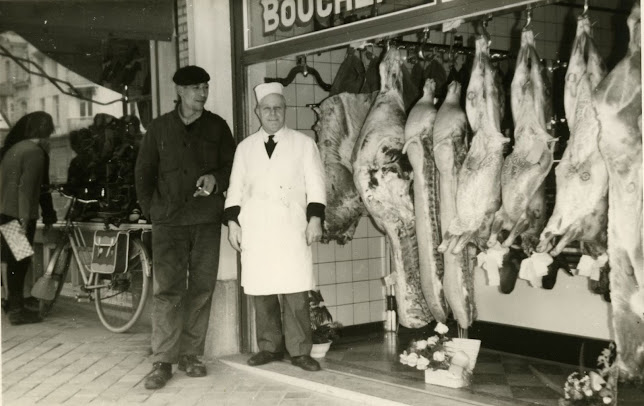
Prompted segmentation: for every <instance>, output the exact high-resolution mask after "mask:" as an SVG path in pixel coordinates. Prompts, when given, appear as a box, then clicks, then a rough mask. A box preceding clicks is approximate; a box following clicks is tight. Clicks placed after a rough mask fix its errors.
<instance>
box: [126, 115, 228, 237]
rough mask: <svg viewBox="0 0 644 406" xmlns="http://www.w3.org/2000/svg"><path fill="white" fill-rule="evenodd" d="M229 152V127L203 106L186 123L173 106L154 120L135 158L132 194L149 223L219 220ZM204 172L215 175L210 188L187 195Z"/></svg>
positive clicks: (213, 221) (202, 222)
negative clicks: (204, 194)
mask: <svg viewBox="0 0 644 406" xmlns="http://www.w3.org/2000/svg"><path fill="white" fill-rule="evenodd" d="M234 155H235V142H234V140H233V137H232V133H231V132H230V128H229V127H228V125H227V124H226V121H225V120H224V119H222V118H221V117H219V116H218V115H216V114H213V113H211V112H209V111H206V110H204V112H203V114H202V115H201V117H200V118H199V119H197V121H195V122H194V123H191V124H190V125H189V126H186V125H185V124H184V123H183V122H182V121H181V118H180V117H179V113H178V111H177V110H176V109H175V110H174V111H172V112H170V113H166V114H164V115H162V116H160V117H158V118H156V119H154V120H153V121H152V122H151V123H150V125H149V128H148V132H147V133H146V134H145V136H144V137H143V141H142V142H141V148H140V149H139V154H138V158H137V161H136V171H135V173H136V175H135V177H136V193H137V196H138V199H139V204H140V205H141V209H142V210H143V214H144V215H145V216H146V218H148V219H150V220H151V221H152V223H153V224H168V225H192V224H207V223H216V222H219V221H221V215H222V212H223V208H224V196H223V192H225V191H226V189H227V188H228V180H229V177H230V171H231V169H232V164H233V157H234ZM206 174H212V175H214V176H215V179H216V181H217V186H216V191H215V193H213V194H211V195H210V196H207V197H193V194H194V193H195V191H196V183H197V179H198V178H199V177H200V176H202V175H206Z"/></svg>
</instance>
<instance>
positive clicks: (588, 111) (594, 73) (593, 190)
mask: <svg viewBox="0 0 644 406" xmlns="http://www.w3.org/2000/svg"><path fill="white" fill-rule="evenodd" d="M605 75H606V71H605V69H604V64H603V62H602V59H601V56H600V55H599V52H598V51H597V48H596V47H595V43H594V41H593V38H592V33H591V27H590V19H589V18H588V16H587V15H582V16H580V17H579V19H578V21H577V34H576V37H575V41H574V43H573V47H572V53H571V56H570V61H569V62H568V70H567V72H566V83H565V88H564V108H565V111H566V118H567V122H568V127H569V128H570V138H569V140H568V145H567V146H566V150H565V151H564V153H563V156H562V158H561V161H560V162H559V164H558V165H557V167H556V169H555V174H556V179H557V195H556V200H555V208H554V211H553V213H552V215H551V216H550V219H549V220H548V225H547V226H546V228H545V229H544V230H543V233H542V234H541V241H540V244H539V246H538V248H537V251H540V252H543V251H546V250H548V249H549V248H551V240H552V239H553V238H554V237H556V236H561V239H560V240H559V243H558V244H557V245H556V247H554V249H552V250H551V251H550V253H551V255H553V256H555V255H559V253H561V251H562V250H563V249H564V247H566V245H568V244H570V242H572V241H575V240H579V241H583V242H584V247H585V249H586V250H589V251H591V252H593V253H594V256H595V257H596V256H597V255H600V254H602V253H604V252H605V251H606V232H607V224H606V222H607V219H608V217H607V212H608V172H607V170H606V164H605V163H604V159H603V158H602V156H601V154H600V152H599V145H598V143H597V137H598V135H599V121H597V115H596V113H595V109H594V107H593V105H592V92H593V90H594V89H595V88H596V87H597V85H598V84H599V82H600V81H601V80H602V79H603V78H604V76H605Z"/></svg>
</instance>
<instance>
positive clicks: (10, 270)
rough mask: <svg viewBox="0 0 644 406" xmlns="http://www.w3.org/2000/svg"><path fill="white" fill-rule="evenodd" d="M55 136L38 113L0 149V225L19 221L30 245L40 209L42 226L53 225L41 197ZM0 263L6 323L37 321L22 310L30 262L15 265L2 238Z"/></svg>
mask: <svg viewBox="0 0 644 406" xmlns="http://www.w3.org/2000/svg"><path fill="white" fill-rule="evenodd" d="M53 132H54V124H53V120H52V118H51V116H50V115H49V114H47V113H45V112H43V111H37V112H34V113H30V114H27V115H26V116H24V117H22V118H21V119H20V120H18V122H17V123H16V125H15V126H14V127H13V128H12V129H11V131H10V132H9V134H8V135H7V138H6V140H5V144H4V146H3V147H2V149H0V224H5V223H8V222H10V221H12V220H16V219H17V220H18V221H19V222H20V224H21V226H22V228H23V230H24V231H25V234H26V235H27V239H28V240H29V242H30V243H32V244H33V240H34V234H35V232H36V221H37V220H38V217H39V213H38V207H39V205H40V206H41V207H42V212H43V223H45V225H46V226H47V227H48V226H49V225H51V224H53V223H55V222H56V212H55V211H54V208H53V204H52V199H51V194H50V193H44V194H43V193H41V189H42V186H43V185H44V184H48V183H49V155H48V153H47V143H48V139H49V137H50V136H51V134H52V133H53ZM0 244H1V245H2V246H1V249H2V252H1V256H2V262H4V263H6V265H7V282H8V287H9V322H11V324H14V325H18V324H26V323H36V322H38V321H40V320H41V319H40V317H39V315H38V312H36V311H32V310H28V309H26V308H25V306H24V299H23V289H24V283H25V276H26V274H27V270H28V268H29V263H30V260H31V259H30V258H25V259H23V260H21V261H16V258H15V257H14V256H13V253H12V252H11V250H10V249H9V247H8V245H7V243H6V241H5V240H4V238H3V239H2V241H1V243H0Z"/></svg>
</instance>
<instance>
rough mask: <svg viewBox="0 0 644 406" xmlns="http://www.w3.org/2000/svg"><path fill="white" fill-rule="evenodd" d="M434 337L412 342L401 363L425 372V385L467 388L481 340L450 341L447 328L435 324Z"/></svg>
mask: <svg viewBox="0 0 644 406" xmlns="http://www.w3.org/2000/svg"><path fill="white" fill-rule="evenodd" d="M434 331H435V332H436V334H435V335H433V336H431V337H429V338H427V339H426V340H419V341H412V342H411V343H410V344H409V347H407V349H406V350H405V351H403V353H402V354H400V363H401V364H404V365H408V366H410V367H413V368H416V369H418V370H424V371H425V382H426V383H431V384H434V385H440V386H447V387H450V388H462V387H465V386H469V385H470V383H471V380H472V371H473V370H474V365H475V364H476V357H477V356H478V352H479V348H480V346H481V341H480V340H468V339H462V338H450V337H448V336H447V332H448V331H449V328H448V327H447V326H446V325H444V324H443V323H438V324H437V325H436V328H435V329H434Z"/></svg>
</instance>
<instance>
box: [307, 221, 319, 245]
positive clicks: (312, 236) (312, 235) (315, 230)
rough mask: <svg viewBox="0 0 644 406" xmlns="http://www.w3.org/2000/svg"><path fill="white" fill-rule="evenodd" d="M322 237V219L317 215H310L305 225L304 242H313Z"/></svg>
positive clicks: (309, 243)
mask: <svg viewBox="0 0 644 406" xmlns="http://www.w3.org/2000/svg"><path fill="white" fill-rule="evenodd" d="M321 238H322V220H321V219H320V218H319V217H315V216H314V217H311V220H309V224H308V225H307V226H306V243H307V244H308V245H311V244H313V243H314V242H316V241H320V239H321Z"/></svg>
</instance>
